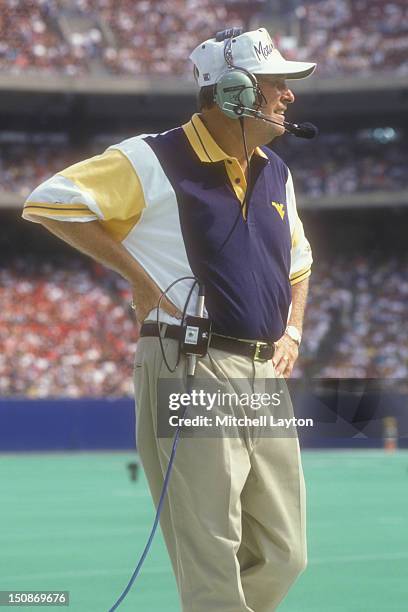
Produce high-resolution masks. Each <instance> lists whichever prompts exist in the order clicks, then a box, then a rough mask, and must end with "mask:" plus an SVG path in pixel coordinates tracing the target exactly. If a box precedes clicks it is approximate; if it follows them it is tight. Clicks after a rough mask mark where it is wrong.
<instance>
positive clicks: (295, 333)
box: [285, 325, 302, 346]
mask: <svg viewBox="0 0 408 612" xmlns="http://www.w3.org/2000/svg"><path fill="white" fill-rule="evenodd" d="M285 334H287V335H288V336H289V338H292V340H293V341H294V342H296V344H297V345H298V346H300V342H301V340H302V334H301V333H300V331H299V330H298V328H297V327H295V326H294V325H288V326H287V328H286V329H285Z"/></svg>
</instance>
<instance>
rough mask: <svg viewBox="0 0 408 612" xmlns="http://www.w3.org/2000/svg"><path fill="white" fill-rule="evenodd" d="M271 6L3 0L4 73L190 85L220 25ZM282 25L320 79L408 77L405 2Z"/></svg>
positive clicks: (346, 6) (206, 0)
mask: <svg viewBox="0 0 408 612" xmlns="http://www.w3.org/2000/svg"><path fill="white" fill-rule="evenodd" d="M294 4H296V3H293V2H292V3H290V4H289V8H290V7H293V6H294ZM281 6H282V7H284V6H285V3H281ZM267 7H268V4H267V2H265V0H228V1H226V2H223V3H219V2H218V1H217V0H171V1H170V0H167V1H166V2H159V1H158V0H140V1H138V2H134V1H133V0H71V1H69V2H68V1H67V0H20V1H18V2H17V1H16V0H4V2H2V3H1V6H0V71H1V70H3V71H5V70H7V71H10V70H11V71H12V72H17V73H19V72H24V71H27V70H42V71H46V72H58V73H61V74H67V75H71V76H77V75H83V74H87V73H92V72H95V73H100V74H106V75H109V74H113V75H120V74H121V75H126V74H127V75H135V76H136V75H149V76H151V77H154V76H155V75H168V76H170V75H171V76H172V77H174V76H177V75H179V76H184V77H188V78H192V77H191V65H190V63H189V62H188V60H187V57H188V55H189V52H190V51H191V50H192V49H193V48H194V47H195V45H196V44H198V43H199V42H200V41H201V40H203V39H205V38H209V37H211V36H213V35H214V33H215V32H216V31H217V30H218V29H220V27H222V26H223V25H225V26H227V25H231V24H233V25H235V26H243V27H245V28H249V27H251V26H253V25H254V24H256V25H259V24H261V23H262V22H263V20H264V19H265V18H266V19H267V20H268V19H271V16H270V15H268V12H267V11H268V8H267ZM286 10H289V9H288V8H287V9H286ZM262 12H264V13H265V15H266V17H263V16H262ZM285 18H286V21H285ZM280 20H281V22H282V24H283V23H285V22H286V23H287V24H288V27H287V31H283V32H282V36H281V37H278V38H277V42H278V44H279V46H280V47H281V48H283V50H284V52H285V55H286V56H287V57H288V59H290V58H292V57H293V58H296V59H302V58H304V59H305V60H310V59H313V60H315V61H317V62H318V70H319V73H320V75H321V76H336V75H339V74H351V75H368V74H372V73H378V72H381V71H387V70H388V71H389V70H393V71H394V72H395V73H396V74H408V60H407V50H408V36H407V33H408V8H407V6H406V2H405V1H404V0H392V1H387V0H359V1H358V2H354V1H353V0H319V1H313V0H310V1H307V2H306V1H304V2H299V3H298V4H297V7H296V9H295V10H294V12H291V13H289V14H286V15H285V9H284V8H283V9H282V15H281V17H280Z"/></svg>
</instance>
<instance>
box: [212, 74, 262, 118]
mask: <svg viewBox="0 0 408 612" xmlns="http://www.w3.org/2000/svg"><path fill="white" fill-rule="evenodd" d="M258 98H259V96H258V85H257V82H256V79H255V78H254V77H253V76H252V75H251V74H250V73H249V72H247V71H246V70H241V69H240V68H232V69H231V70H228V71H226V72H224V74H222V75H221V76H220V78H219V79H218V81H217V83H216V85H215V93H214V101H215V102H216V104H217V105H218V106H219V108H220V109H221V110H222V112H223V113H225V114H226V115H227V117H230V119H238V118H239V117H240V113H239V110H238V112H237V110H234V109H230V108H228V107H226V106H225V105H226V104H233V105H238V106H240V107H244V106H245V107H247V108H256V106H257V103H258Z"/></svg>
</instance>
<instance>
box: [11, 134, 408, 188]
mask: <svg viewBox="0 0 408 612" xmlns="http://www.w3.org/2000/svg"><path fill="white" fill-rule="evenodd" d="M389 129H390V130H391V128H389ZM31 138H32V136H31ZM120 140H121V137H119V136H118V137H117V139H116V140H115V139H114V140H112V143H113V142H119V141H120ZM104 146H105V145H101V144H100V143H99V145H98V144H95V143H94V144H90V145H88V147H87V149H86V150H84V149H82V150H80V149H75V148H73V147H72V146H70V145H69V143H68V139H67V138H66V140H65V141H64V139H60V141H59V142H55V143H50V142H46V143H44V142H43V143H39V142H37V143H35V142H34V143H33V142H22V143H13V142H11V143H10V142H9V143H1V142H0V184H1V189H2V190H4V191H11V192H17V193H19V194H20V195H21V197H22V199H23V198H24V197H26V196H27V195H28V194H29V193H30V192H31V191H32V189H33V188H34V187H35V186H36V185H38V184H39V183H41V182H42V181H44V180H45V179H47V178H49V177H50V176H51V175H52V174H55V173H56V172H58V171H60V170H62V169H63V168H66V167H67V166H69V165H70V164H72V163H75V162H77V161H79V160H81V159H84V158H86V157H90V156H92V155H94V154H96V153H101V152H102V151H103V149H104ZM305 147H306V149H305ZM273 148H274V150H276V152H277V153H279V154H280V155H281V157H282V158H283V159H284V161H285V162H286V163H287V164H288V165H289V167H290V168H291V170H292V172H293V175H294V179H295V186H296V190H297V192H298V193H299V194H304V195H306V196H309V197H322V196H325V195H328V196H331V195H339V194H352V193H355V192H370V191H379V190H384V191H398V190H402V189H406V188H408V173H407V172H406V159H407V143H406V140H405V139H404V138H403V137H402V136H401V135H400V137H399V138H397V139H396V140H394V141H390V142H378V141H375V140H373V139H372V138H370V139H368V138H363V137H359V135H358V134H357V135H356V134H353V135H347V134H339V133H334V134H321V135H319V137H318V138H316V139H315V140H313V141H302V140H300V139H295V138H291V137H286V138H283V139H281V141H280V142H277V144H276V145H275V144H274V146H273Z"/></svg>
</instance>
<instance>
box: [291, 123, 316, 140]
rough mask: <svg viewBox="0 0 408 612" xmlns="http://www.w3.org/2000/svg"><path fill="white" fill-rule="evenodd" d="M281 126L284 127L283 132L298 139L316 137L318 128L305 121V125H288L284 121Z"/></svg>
mask: <svg viewBox="0 0 408 612" xmlns="http://www.w3.org/2000/svg"><path fill="white" fill-rule="evenodd" d="M283 125H284V126H285V130H286V131H287V132H289V133H290V134H293V136H297V137H298V138H314V137H315V136H317V135H318V133H319V130H318V128H317V127H316V126H315V125H313V123H310V122H309V121H306V122H305V123H299V124H298V123H289V121H284V122H283Z"/></svg>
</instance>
